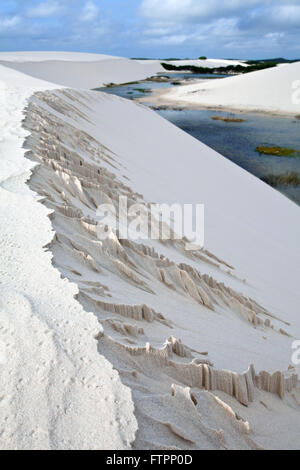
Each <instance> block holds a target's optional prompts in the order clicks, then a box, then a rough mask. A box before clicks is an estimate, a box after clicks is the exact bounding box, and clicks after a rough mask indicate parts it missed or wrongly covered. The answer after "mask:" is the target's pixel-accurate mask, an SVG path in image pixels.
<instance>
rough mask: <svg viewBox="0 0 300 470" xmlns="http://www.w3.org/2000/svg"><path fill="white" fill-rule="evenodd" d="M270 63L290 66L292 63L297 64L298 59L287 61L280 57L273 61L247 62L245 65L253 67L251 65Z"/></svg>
mask: <svg viewBox="0 0 300 470" xmlns="http://www.w3.org/2000/svg"><path fill="white" fill-rule="evenodd" d="M270 62H273V63H274V64H292V63H294V62H299V59H295V60H288V59H284V58H282V57H276V58H275V59H263V60H247V62H246V64H249V65H253V64H262V63H270Z"/></svg>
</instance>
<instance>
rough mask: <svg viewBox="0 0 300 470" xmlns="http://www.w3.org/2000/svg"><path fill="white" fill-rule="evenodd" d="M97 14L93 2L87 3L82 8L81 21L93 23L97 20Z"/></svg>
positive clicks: (97, 10)
mask: <svg viewBox="0 0 300 470" xmlns="http://www.w3.org/2000/svg"><path fill="white" fill-rule="evenodd" d="M98 13H99V8H98V6H97V5H95V3H94V2H92V1H88V2H86V4H85V5H84V7H83V10H82V16H81V20H82V21H87V22H89V21H94V20H95V19H96V18H97V16H98Z"/></svg>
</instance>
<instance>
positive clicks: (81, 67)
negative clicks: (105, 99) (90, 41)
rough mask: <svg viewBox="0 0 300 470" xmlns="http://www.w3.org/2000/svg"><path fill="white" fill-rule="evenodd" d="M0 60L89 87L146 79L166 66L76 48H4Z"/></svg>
mask: <svg viewBox="0 0 300 470" xmlns="http://www.w3.org/2000/svg"><path fill="white" fill-rule="evenodd" d="M0 64H1V65H3V66H6V67H9V68H12V69H14V70H17V71H19V72H22V73H25V74H28V75H30V76H32V77H35V78H38V79H41V80H46V81H48V82H49V81H50V82H53V83H57V84H58V85H64V86H68V87H74V88H89V89H91V88H100V87H101V86H103V85H105V84H108V83H127V82H130V81H135V80H143V79H145V78H148V77H150V76H152V75H155V74H156V73H158V72H162V71H163V70H164V69H163V67H162V66H161V65H160V63H159V62H157V61H143V62H137V61H134V60H129V59H124V58H121V57H112V56H105V55H101V54H83V53H74V52H45V53H44V52H28V53H21V52H16V53H15V52H13V53H7V52H5V53H3V52H2V53H0Z"/></svg>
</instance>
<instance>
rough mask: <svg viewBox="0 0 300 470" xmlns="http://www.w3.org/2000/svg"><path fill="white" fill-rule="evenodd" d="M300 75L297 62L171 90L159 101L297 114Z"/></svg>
mask: <svg viewBox="0 0 300 470" xmlns="http://www.w3.org/2000/svg"><path fill="white" fill-rule="evenodd" d="M299 75H300V62H296V63H294V64H285V65H281V66H279V67H276V68H272V69H268V70H261V71H259V72H252V73H249V74H246V75H238V76H235V77H229V78H226V79H224V80H215V81H209V82H206V83H203V82H201V83H198V84H197V83H195V84H193V85H186V86H181V87H176V88H172V89H171V90H168V91H166V92H165V93H164V94H163V96H162V97H161V98H162V100H163V101H168V102H170V103H173V104H175V103H177V104H183V105H187V106H189V105H191V106H212V107H223V108H232V109H237V110H250V111H267V112H274V113H289V114H300V104H299V101H300V98H299V91H298V93H297V91H296V85H297V84H296V81H297V80H299ZM293 87H294V88H293ZM298 90H299V87H298Z"/></svg>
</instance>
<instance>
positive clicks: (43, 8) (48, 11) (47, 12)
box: [26, 1, 61, 18]
mask: <svg viewBox="0 0 300 470" xmlns="http://www.w3.org/2000/svg"><path fill="white" fill-rule="evenodd" d="M60 11H61V6H60V5H59V4H58V3H57V2H53V1H49V2H44V3H39V4H38V5H37V6H35V7H32V8H29V9H28V10H27V12H26V13H27V16H28V17H29V18H49V17H51V16H56V15H58V14H59V13H60Z"/></svg>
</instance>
